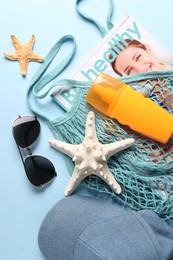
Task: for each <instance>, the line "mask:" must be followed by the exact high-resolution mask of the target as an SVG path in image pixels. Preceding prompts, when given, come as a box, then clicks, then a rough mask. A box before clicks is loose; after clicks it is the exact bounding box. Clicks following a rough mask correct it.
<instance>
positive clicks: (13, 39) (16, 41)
mask: <svg viewBox="0 0 173 260" xmlns="http://www.w3.org/2000/svg"><path fill="white" fill-rule="evenodd" d="M11 40H12V42H13V45H14V48H15V49H16V50H19V49H20V48H21V47H22V46H23V45H22V44H21V42H20V41H19V40H18V39H17V38H16V36H14V35H11Z"/></svg>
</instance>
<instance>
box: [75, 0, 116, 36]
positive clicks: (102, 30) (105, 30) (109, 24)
mask: <svg viewBox="0 0 173 260" xmlns="http://www.w3.org/2000/svg"><path fill="white" fill-rule="evenodd" d="M81 1H82V0H77V1H76V10H77V12H78V13H79V14H80V15H81V16H82V17H83V18H85V19H86V20H88V21H90V22H92V23H94V24H95V25H96V26H97V27H98V29H99V31H100V33H101V35H102V37H104V36H105V35H106V34H107V33H108V32H109V31H110V30H111V29H112V28H113V27H114V25H113V23H112V22H111V16H112V12H113V0H108V1H109V9H108V14H107V18H106V26H105V27H104V26H103V25H102V24H101V23H100V22H98V21H97V20H95V19H93V18H92V17H90V16H88V15H87V14H86V13H84V12H82V11H81V10H80V9H79V6H78V5H79V3H80V2H81Z"/></svg>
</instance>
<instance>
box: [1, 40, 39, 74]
mask: <svg viewBox="0 0 173 260" xmlns="http://www.w3.org/2000/svg"><path fill="white" fill-rule="evenodd" d="M11 39H12V42H13V45H14V47H15V49H16V52H14V53H12V54H8V53H5V52H4V53H3V54H4V56H5V57H6V58H8V59H10V60H15V61H18V62H19V63H20V71H21V74H22V75H24V76H25V75H26V73H27V69H28V63H29V62H30V61H37V62H41V61H43V58H42V57H41V56H39V55H37V54H35V53H34V52H32V48H33V45H34V40H35V36H34V35H32V37H31V39H30V40H29V41H28V42H27V43H26V44H21V42H20V41H19V40H18V39H17V38H16V37H15V36H14V35H11Z"/></svg>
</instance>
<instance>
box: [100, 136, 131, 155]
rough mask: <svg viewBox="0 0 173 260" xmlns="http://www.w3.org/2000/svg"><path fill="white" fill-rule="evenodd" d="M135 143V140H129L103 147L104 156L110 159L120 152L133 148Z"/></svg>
mask: <svg viewBox="0 0 173 260" xmlns="http://www.w3.org/2000/svg"><path fill="white" fill-rule="evenodd" d="M134 142H135V140H134V139H133V138H127V139H125V140H121V141H117V142H114V143H110V144H104V145H103V146H102V147H103V151H104V154H105V156H106V158H107V159H108V158H109V157H111V156H112V155H114V154H115V153H118V152H120V151H122V150H124V149H127V148H128V147H130V146H132V145H133V144H134Z"/></svg>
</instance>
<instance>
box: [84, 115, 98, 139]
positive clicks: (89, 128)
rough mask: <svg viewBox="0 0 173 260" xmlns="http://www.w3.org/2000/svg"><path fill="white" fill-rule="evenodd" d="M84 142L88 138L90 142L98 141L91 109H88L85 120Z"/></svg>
mask: <svg viewBox="0 0 173 260" xmlns="http://www.w3.org/2000/svg"><path fill="white" fill-rule="evenodd" d="M85 133H86V134H85V138H84V143H85V142H87V141H88V140H90V141H92V142H98V139H97V135H96V129H95V114H94V112H93V111H90V112H89V113H88V116H87V121H86V130H85Z"/></svg>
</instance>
